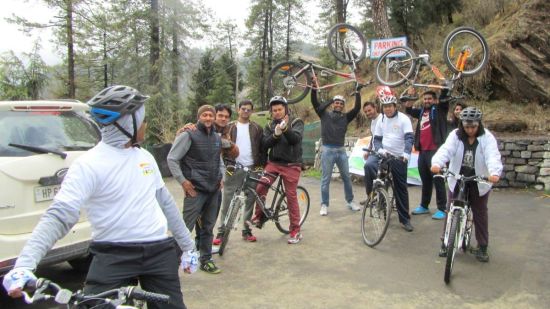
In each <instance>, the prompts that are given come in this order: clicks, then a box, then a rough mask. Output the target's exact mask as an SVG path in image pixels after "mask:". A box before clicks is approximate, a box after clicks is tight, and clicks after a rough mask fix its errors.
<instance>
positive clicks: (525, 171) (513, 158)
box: [497, 137, 550, 191]
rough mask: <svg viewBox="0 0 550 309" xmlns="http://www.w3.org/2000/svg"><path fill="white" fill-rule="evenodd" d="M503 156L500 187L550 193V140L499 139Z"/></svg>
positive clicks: (543, 138)
mask: <svg viewBox="0 0 550 309" xmlns="http://www.w3.org/2000/svg"><path fill="white" fill-rule="evenodd" d="M497 139H498V149H499V150H500V154H501V155H502V164H503V165H504V170H503V172H502V178H501V181H500V182H499V183H498V184H497V186H499V187H514V188H526V187H534V188H535V189H537V190H546V191H550V138H548V137H542V138H517V137H516V138H497Z"/></svg>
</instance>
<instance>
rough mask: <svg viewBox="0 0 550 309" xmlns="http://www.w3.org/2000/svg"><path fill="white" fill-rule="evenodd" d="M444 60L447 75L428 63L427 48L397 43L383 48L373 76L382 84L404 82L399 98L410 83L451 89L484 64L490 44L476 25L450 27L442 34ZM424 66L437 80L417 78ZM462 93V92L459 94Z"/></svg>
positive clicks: (395, 85)
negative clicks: (419, 50) (417, 49)
mask: <svg viewBox="0 0 550 309" xmlns="http://www.w3.org/2000/svg"><path fill="white" fill-rule="evenodd" d="M443 60H444V61H445V64H446V65H447V67H448V68H449V70H450V71H451V72H452V76H451V77H450V78H446V77H445V76H444V75H443V74H442V73H441V71H440V70H439V68H438V67H437V66H435V65H433V64H431V63H430V55H429V54H428V53H427V52H425V53H423V54H419V55H416V53H415V52H414V51H413V50H412V49H411V48H409V47H407V46H396V47H393V48H390V49H388V50H386V51H385V52H384V53H383V54H382V56H381V57H380V59H379V60H378V63H377V65H376V79H377V80H378V81H379V82H380V83H381V84H383V85H386V86H390V87H397V86H400V85H402V84H404V83H406V84H407V85H408V87H407V88H406V89H405V90H404V91H403V92H402V93H401V97H402V98H403V97H404V96H405V94H406V93H407V92H408V90H409V88H411V87H423V88H434V89H448V90H449V91H452V90H453V89H454V88H455V86H456V84H457V82H458V81H459V80H461V79H462V77H465V76H472V75H475V74H478V73H479V72H481V70H482V69H483V68H484V67H485V66H486V65H487V63H488V62H489V46H488V44H487V42H486V41H485V38H484V37H483V36H482V35H481V34H480V33H479V32H478V31H476V30H475V29H473V28H469V27H459V28H456V29H454V30H453V31H451V32H450V33H449V34H448V35H447V37H446V38H445V41H444V43H443ZM423 67H429V68H430V69H431V71H432V73H433V74H434V75H435V77H436V79H437V80H438V81H439V83H436V84H424V83H419V82H417V80H418V75H419V73H420V71H421V69H422V68H423ZM461 96H462V94H461V95H459V96H458V97H461ZM458 97H456V98H458Z"/></svg>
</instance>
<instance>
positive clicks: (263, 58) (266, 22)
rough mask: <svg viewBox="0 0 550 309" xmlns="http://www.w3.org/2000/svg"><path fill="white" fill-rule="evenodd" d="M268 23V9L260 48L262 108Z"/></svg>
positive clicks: (262, 104)
mask: <svg viewBox="0 0 550 309" xmlns="http://www.w3.org/2000/svg"><path fill="white" fill-rule="evenodd" d="M268 24H269V14H268V10H266V11H265V14H264V35H263V39H262V48H261V50H260V53H261V56H260V85H261V86H260V100H261V101H260V103H261V106H262V109H264V108H265V93H264V89H265V88H264V86H263V85H264V84H265V62H266V53H267V39H268V38H267V35H268Z"/></svg>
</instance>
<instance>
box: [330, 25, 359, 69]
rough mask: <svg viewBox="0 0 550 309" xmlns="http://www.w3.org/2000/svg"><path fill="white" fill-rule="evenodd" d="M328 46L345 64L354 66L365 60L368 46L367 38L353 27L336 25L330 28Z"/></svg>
mask: <svg viewBox="0 0 550 309" xmlns="http://www.w3.org/2000/svg"><path fill="white" fill-rule="evenodd" d="M327 45H328V48H329V50H330V52H331V53H332V55H333V56H334V57H335V58H336V59H338V61H340V62H342V63H344V64H352V63H354V62H356V63H357V62H359V61H361V60H363V59H365V56H366V54H367V45H366V40H365V36H363V33H361V31H359V30H358V29H357V28H355V27H354V26H352V25H349V24H344V23H340V24H336V25H334V26H332V28H330V30H329V32H328V36H327Z"/></svg>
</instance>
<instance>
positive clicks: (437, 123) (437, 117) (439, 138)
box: [406, 90, 449, 151]
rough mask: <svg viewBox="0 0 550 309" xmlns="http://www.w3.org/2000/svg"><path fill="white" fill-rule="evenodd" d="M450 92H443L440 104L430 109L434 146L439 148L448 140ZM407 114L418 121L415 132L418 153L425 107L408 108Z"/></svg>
mask: <svg viewBox="0 0 550 309" xmlns="http://www.w3.org/2000/svg"><path fill="white" fill-rule="evenodd" d="M447 93H448V91H446V90H443V91H442V92H441V95H440V96H439V103H438V104H434V105H432V107H431V108H430V126H431V128H432V137H433V139H434V144H435V145H436V146H437V147H438V148H439V146H441V145H442V144H443V143H444V142H445V139H447V135H448V131H447V114H448V113H449V100H447V98H448V96H447ZM406 112H407V114H409V115H411V116H412V117H414V118H416V119H418V120H419V121H418V122H417V123H416V129H415V131H414V147H415V148H416V150H418V151H422V149H420V119H422V114H423V113H424V107H422V108H413V107H407V108H406Z"/></svg>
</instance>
